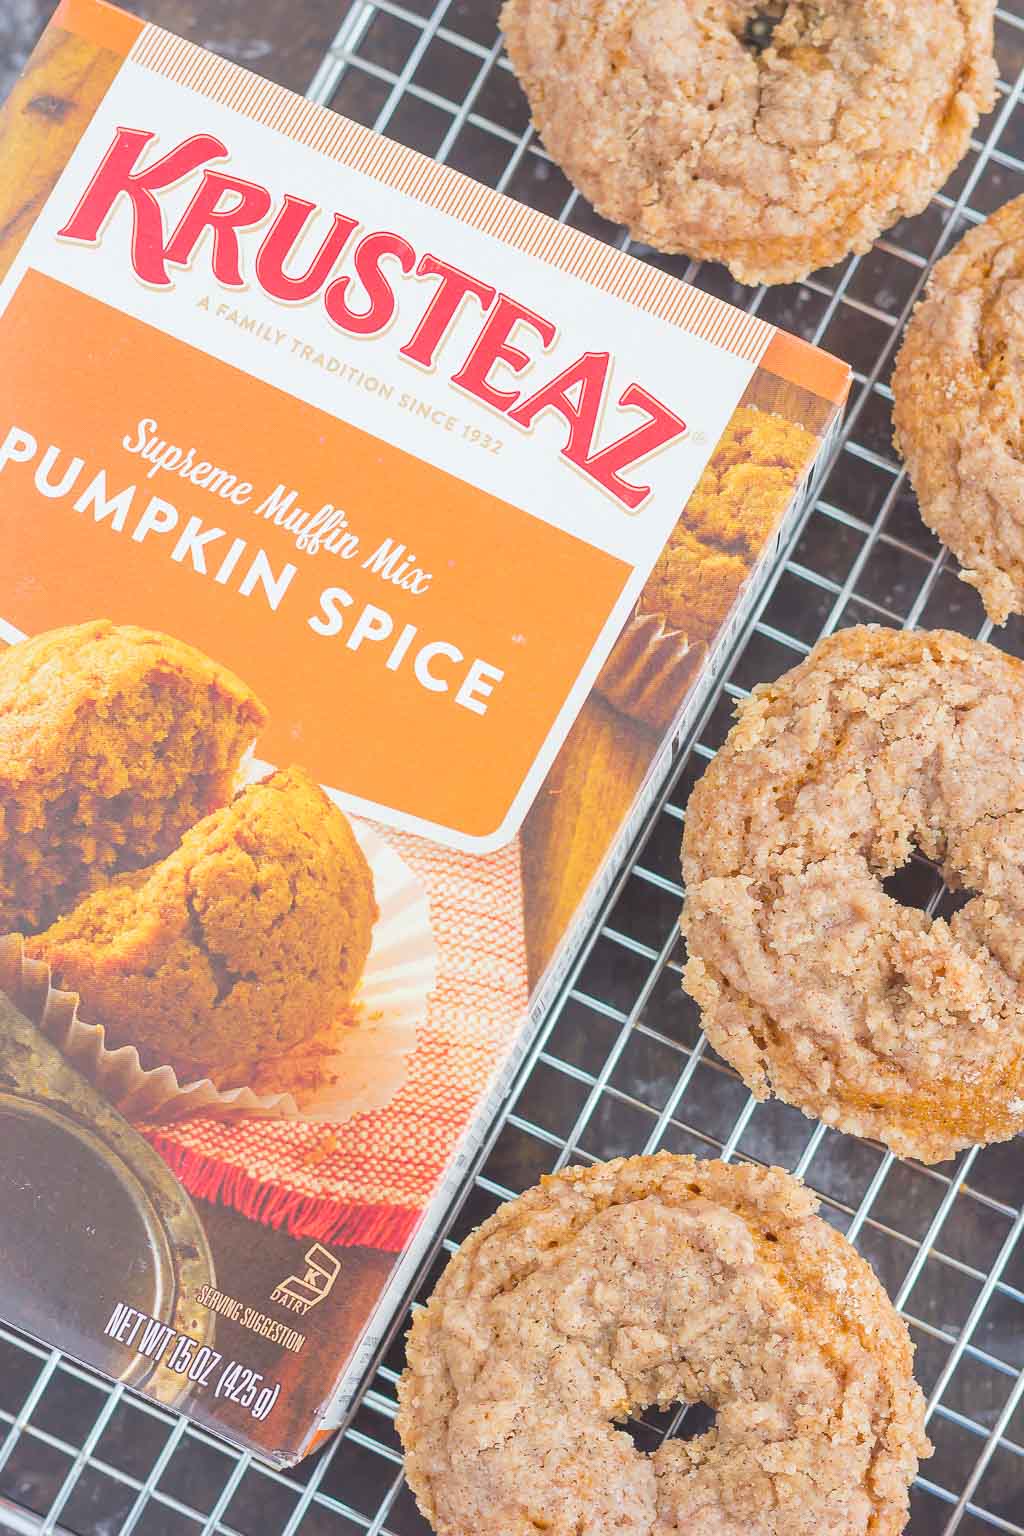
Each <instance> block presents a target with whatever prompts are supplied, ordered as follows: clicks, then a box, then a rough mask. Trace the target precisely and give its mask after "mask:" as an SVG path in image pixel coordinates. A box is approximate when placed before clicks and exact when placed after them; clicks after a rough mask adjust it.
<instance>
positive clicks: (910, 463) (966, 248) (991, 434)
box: [893, 197, 1024, 624]
mask: <svg viewBox="0 0 1024 1536" xmlns="http://www.w3.org/2000/svg"><path fill="white" fill-rule="evenodd" d="M893 394H894V396H895V408H894V413H893V418H894V421H895V425H896V438H897V443H898V446H899V449H900V451H901V452H902V454H903V455H904V457H905V459H906V461H907V467H908V469H909V471H910V478H911V480H912V481H913V485H914V489H915V491H916V492H917V497H918V501H919V504H920V507H921V516H922V517H923V518H924V520H925V522H926V523H927V524H928V526H929V528H931V529H932V530H933V532H935V533H937V534H938V536H939V538H940V539H941V540H942V541H943V543H944V544H947V545H948V546H949V548H950V549H951V550H952V551H953V553H954V555H956V557H957V559H958V560H959V561H960V564H961V565H962V566H963V572H962V575H963V579H964V580H965V581H967V582H970V584H971V585H972V586H974V587H977V589H978V591H979V592H980V593H981V596H982V599H983V601H984V603H985V607H986V609H987V611H988V615H989V617H990V618H991V619H992V620H993V621H994V622H995V623H996V624H1002V623H1003V622H1004V621H1005V620H1006V619H1007V617H1008V616H1009V615H1010V614H1011V613H1022V612H1024V425H1022V424H1024V197H1018V198H1016V199H1015V200H1014V201H1013V202H1010V203H1006V204H1005V205H1004V206H1003V207H1002V208H1000V209H999V211H998V212H997V213H994V214H993V215H992V217H991V218H990V219H988V220H987V221H986V223H984V224H982V225H980V226H979V227H978V228H977V229H972V230H971V231H970V233H969V234H967V235H965V236H964V238H963V240H962V241H961V242H960V244H959V245H958V246H957V248H956V250H954V251H953V252H952V254H951V255H949V256H947V257H945V258H944V260H942V261H940V262H939V263H938V265H937V266H936V267H935V270H934V271H933V273H932V275H931V277H930V279H929V283H928V291H927V295H926V297H925V299H924V301H923V302H922V303H921V304H919V305H918V307H917V309H916V310H915V312H914V316H913V318H912V320H911V322H910V324H909V326H908V327H907V334H906V337H905V339H904V342H903V347H902V350H901V352H900V355H899V359H898V361H897V365H896V370H895V373H894V376H893Z"/></svg>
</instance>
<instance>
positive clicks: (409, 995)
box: [0, 820, 437, 1125]
mask: <svg viewBox="0 0 1024 1536" xmlns="http://www.w3.org/2000/svg"><path fill="white" fill-rule="evenodd" d="M352 830H353V832H354V833H355V835H356V838H357V840H358V842H359V845H360V847H361V848H362V850H363V852H364V854H365V855H366V859H367V862H368V863H369V865H370V870H371V873H372V875H373V883H374V890H375V893H376V897H377V905H378V908H379V910H380V916H379V918H378V920H377V923H376V925H375V926H374V930H373V940H372V943H371V946H370V953H369V956H368V957H367V961H366V967H365V969H364V971H363V976H362V979H361V981H360V983H359V986H358V988H357V989H356V993H355V997H354V999H353V1001H352V1004H351V1005H350V1006H349V1009H348V1010H347V1011H346V1019H345V1020H343V1021H340V1022H339V1024H338V1026H337V1031H336V1034H334V1035H332V1039H331V1043H330V1046H329V1047H324V1046H319V1047H318V1054H317V1057H316V1077H317V1079H318V1084H317V1086H316V1087H315V1088H314V1089H312V1090H311V1091H310V1092H309V1094H308V1095H307V1094H306V1093H303V1094H301V1095H298V1096H297V1095H296V1093H295V1092H292V1091H287V1090H282V1091H277V1092H260V1091H256V1090H255V1089H254V1088H253V1087H251V1086H245V1085H242V1086H238V1087H233V1088H227V1089H225V1088H218V1087H217V1085H216V1084H215V1083H214V1082H212V1081H211V1080H210V1078H208V1077H204V1078H199V1079H195V1080H192V1081H189V1080H186V1079H183V1078H181V1077H179V1075H178V1073H177V1072H176V1071H175V1069H174V1068H173V1067H172V1066H169V1065H168V1066H158V1067H146V1066H144V1065H143V1063H142V1061H141V1060H140V1058H139V1053H138V1051H137V1050H136V1048H135V1047H134V1046H133V1045H122V1046H118V1047H116V1048H115V1047H111V1046H108V1045H107V1043H106V1035H105V1031H104V1028H103V1026H102V1025H101V1024H89V1023H88V1022H87V1021H86V1020H85V1019H83V1018H81V1017H80V1015H79V1012H78V997H77V994H75V993H73V992H64V991H61V990H59V989H58V988H56V987H54V986H53V985H52V984H51V978H50V968H49V966H48V965H47V964H46V963H45V962H44V961H42V960H32V959H29V958H28V956H26V955H25V953H24V947H23V942H22V939H21V936H20V935H18V934H12V935H8V936H7V937H6V938H0V988H2V989H3V991H5V992H6V993H7V994H8V996H9V997H11V998H12V999H13V1001H14V1003H15V1006H16V1007H18V1008H20V1009H21V1011H22V1012H23V1013H25V1014H26V1015H27V1016H28V1017H29V1018H30V1019H32V1021H33V1022H34V1023H35V1024H37V1025H38V1026H39V1028H40V1029H41V1030H42V1031H43V1033H44V1034H45V1035H46V1037H47V1038H48V1039H49V1040H52V1041H53V1043H54V1044H55V1045H56V1046H57V1048H58V1049H59V1050H60V1051H61V1052H62V1054H63V1055H64V1056H66V1057H67V1059H68V1060H69V1061H70V1062H71V1063H72V1064H73V1065H74V1066H75V1067H77V1068H78V1070H79V1071H80V1072H81V1073H82V1074H83V1075H84V1076H85V1077H87V1078H88V1079H89V1081H90V1082H92V1083H93V1084H95V1086H96V1087H97V1088H98V1089H99V1090H100V1091H101V1092H102V1093H103V1094H104V1095H105V1096H106V1097H107V1098H108V1099H109V1100H110V1101H111V1103H113V1104H114V1106H115V1108H117V1109H118V1110H120V1112H121V1114H123V1115H124V1116H125V1118H126V1119H128V1120H170V1119H180V1118H182V1117H183V1116H185V1115H196V1114H203V1115H215V1116H221V1117H225V1116H234V1115H247V1116H261V1117H265V1118H273V1119H302V1120H312V1121H322V1122H325V1123H328V1124H334V1125H342V1124H344V1123H345V1122H346V1121H347V1120H351V1119H352V1118H353V1116H355V1115H359V1114H365V1113H367V1112H368V1111H369V1110H373V1109H380V1108H381V1107H382V1106H383V1105H384V1104H387V1103H389V1102H390V1101H391V1099H393V1098H394V1096H395V1094H396V1093H397V1092H398V1090H399V1089H400V1088H401V1086H402V1084H403V1083H404V1081H405V1077H406V1072H407V1063H408V1058H409V1056H410V1054H411V1052H412V1050H413V1047H414V1046H415V1044H416V1031H417V1028H418V1027H419V1025H420V1023H421V1022H422V1020H423V1019H424V1017H425V1015H426V1009H427V1000H428V998H429V996H430V992H431V990H432V988H433V986H434V983H435V980H436V977H437V948H436V945H435V943H434V938H433V934H432V932H431V928H430V912H429V905H428V902H427V896H426V892H425V891H424V889H423V887H422V885H421V884H420V882H419V881H418V880H417V878H416V876H415V875H414V874H413V873H412V871H411V870H410V869H409V867H408V866H407V865H406V864H405V862H404V861H403V860H402V859H401V858H400V857H399V856H398V854H397V853H396V852H395V850H394V849H393V848H392V847H391V845H390V844H389V843H387V842H385V840H384V838H383V837H381V835H380V833H379V832H377V831H375V829H374V828H373V827H371V826H369V825H367V824H366V823H365V822H359V821H356V820H353V821H352ZM349 1019H350V1020H351V1022H349ZM300 1055H301V1053H293V1056H292V1057H291V1058H287V1057H286V1058H284V1059H283V1061H282V1062H281V1063H278V1064H275V1063H267V1064H266V1065H265V1068H264V1071H265V1073H266V1075H267V1076H268V1077H269V1075H270V1073H271V1072H273V1071H275V1068H279V1070H280V1073H281V1075H284V1074H285V1073H287V1072H288V1071H290V1070H294V1068H295V1065H296V1059H297V1058H298V1057H299V1056H300ZM299 1065H301V1062H300V1063H299Z"/></svg>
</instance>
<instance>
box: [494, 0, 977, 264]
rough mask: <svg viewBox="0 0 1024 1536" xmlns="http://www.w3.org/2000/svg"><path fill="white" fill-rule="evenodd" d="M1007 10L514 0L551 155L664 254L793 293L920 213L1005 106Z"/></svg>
mask: <svg viewBox="0 0 1024 1536" xmlns="http://www.w3.org/2000/svg"><path fill="white" fill-rule="evenodd" d="M993 12H994V0H927V3H923V0H915V3H908V0H814V3H812V0H506V4H505V7H504V10H503V12H502V27H503V29H504V33H505V39H506V43H507V46H508V51H509V56H510V58H511V60H512V64H513V66H514V68H515V70H516V73H517V75H518V76H519V79H520V80H521V82H522V84H523V87H524V89H525V91H526V94H527V96H528V97H529V100H530V105H531V108H532V111H533V117H534V121H535V123H536V126H537V128H538V130H539V132H540V134H541V136H542V138H543V140H544V143H545V145H546V147H547V149H548V150H549V152H550V153H551V154H552V155H553V156H554V158H555V159H556V160H557V161H558V162H559V164H560V165H561V166H562V167H563V168H564V169H565V171H566V173H567V174H568V175H569V176H570V177H571V178H572V180H573V181H574V182H575V183H576V185H577V186H578V187H579V189H580V191H581V192H582V193H583V194H584V196H585V197H587V198H588V199H589V200H590V201H591V202H592V203H593V204H594V206H595V208H596V209H597V210H598V212H600V213H602V214H603V215H604V216H605V217H606V218H609V219H612V220H614V221H615V222H616V223H621V224H625V225H626V226H627V228H628V229H629V231H630V234H631V235H632V236H633V238H634V239H635V240H638V241H642V242H645V243H647V244H650V245H653V246H655V247H657V249H659V250H663V251H682V252H684V253H686V254H687V255H690V256H695V257H699V258H701V259H711V260H716V261H722V262H725V264H726V265H727V266H728V267H729V268H730V269H731V271H732V272H733V274H734V276H735V277H737V278H738V279H739V280H740V281H742V282H747V283H757V282H793V281H796V280H798V279H800V278H803V277H806V275H807V274H808V272H810V271H812V270H814V269H816V268H819V267H823V266H829V265H832V264H833V263H835V262H837V261H839V260H840V259H841V258H842V257H844V256H846V255H848V254H849V253H850V252H851V251H864V250H867V249H868V247H869V246H870V244H871V242H872V240H873V239H874V238H875V237H876V236H877V235H878V234H879V233H880V232H881V230H883V229H885V228H887V227H888V226H889V225H891V224H893V223H895V222H896V220H897V219H899V218H901V217H903V216H904V215H906V214H912V213H918V212H920V210H921V209H922V208H924V207H925V206H926V205H927V203H928V200H929V198H930V197H931V196H932V194H933V193H934V192H936V191H937V190H938V189H939V187H941V185H942V184H943V182H944V181H945V180H946V178H947V177H948V176H949V174H950V172H951V171H952V170H953V168H954V166H955V165H956V164H957V163H958V161H959V160H960V158H961V156H962V155H963V154H964V153H965V151H966V149H967V146H968V142H969V138H970V134H971V131H972V130H973V128H974V126H975V125H976V123H977V122H978V117H979V113H981V112H984V111H987V110H989V108H990V107H991V106H992V104H993V100H994V91H995V65H994V61H993V55H992V27H993Z"/></svg>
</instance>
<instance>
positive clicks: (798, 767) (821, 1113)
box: [683, 628, 1024, 1162]
mask: <svg viewBox="0 0 1024 1536" xmlns="http://www.w3.org/2000/svg"><path fill="white" fill-rule="evenodd" d="M915 849H916V850H919V852H920V853H921V854H923V855H924V856H925V857H927V858H929V859H932V860H934V861H936V862H937V863H938V864H939V866H940V867H941V869H942V872H943V875H944V877H945V879H946V881H947V883H948V884H949V886H950V887H951V888H952V889H953V890H960V891H962V892H964V893H965V895H966V896H967V899H966V902H965V904H964V905H963V906H961V908H960V909H959V910H957V911H955V912H954V913H953V915H952V916H950V917H949V919H948V921H947V920H946V919H945V918H942V917H935V918H932V917H930V916H929V915H928V914H927V913H926V912H923V911H918V910H916V909H914V908H908V907H905V906H903V905H901V903H900V902H899V901H897V900H896V899H895V898H894V897H893V896H891V895H890V894H889V893H888V891H887V890H886V888H885V885H884V883H883V882H884V881H885V880H886V878H887V877H888V876H890V875H892V874H893V873H894V872H895V871H896V870H898V869H899V868H900V867H901V866H902V865H903V864H905V863H906V862H907V860H908V859H909V858H910V857H911V855H912V853H913V852H914V850H915ZM683 873H684V878H685V883H686V890H687V895H686V906H685V910H684V913H683V932H684V933H685V935H686V939H687V944H688V947H689V954H690V959H689V963H688V965H687V967H686V970H685V973H684V984H685V986H686V989H687V990H688V991H689V992H690V993H691V994H692V995H693V997H695V998H696V1000H697V1001H698V1002H699V1004H700V1006H701V1009H702V1012H703V1022H704V1026H705V1028H706V1030H707V1033H708V1037H709V1039H710V1041H711V1043H712V1045H713V1046H714V1047H715V1049H716V1050H718V1051H719V1052H721V1054H722V1055H724V1056H725V1057H726V1059H727V1060H729V1061H730V1062H731V1063H732V1064H733V1066H734V1067H736V1069H737V1070H738V1071H739V1072H740V1073H741V1074H742V1076H743V1078H744V1080H745V1081H746V1083H747V1084H748V1085H749V1086H750V1088H751V1089H752V1090H753V1091H754V1092H755V1093H756V1094H757V1095H758V1096H759V1097H762V1098H764V1097H767V1096H768V1095H769V1094H770V1093H772V1092H774V1093H776V1094H777V1095H778V1096H779V1097H780V1098H783V1099H785V1100H786V1101H787V1102H788V1103H791V1104H795V1105H797V1106H799V1108H801V1109H802V1110H804V1111H805V1113H807V1114H809V1115H814V1116H817V1117H818V1118H819V1119H821V1120H823V1121H824V1122H826V1123H827V1124H829V1125H834V1126H837V1127H839V1128H840V1129H842V1130H846V1131H850V1132H854V1133H856V1134H858V1135H864V1136H876V1137H879V1138H880V1139H881V1140H883V1141H885V1142H886V1143H887V1145H888V1146H889V1147H891V1148H892V1150H893V1151H894V1152H896V1153H898V1154H899V1155H901V1156H913V1157H918V1158H921V1159H922V1160H924V1161H926V1162H937V1161H940V1160H942V1159H944V1158H947V1157H951V1156H953V1154H954V1153H955V1152H957V1151H958V1150H959V1149H960V1148H962V1147H965V1146H969V1145H971V1144H972V1143H974V1142H979V1141H980V1142H990V1141H998V1140H1005V1139H1007V1138H1009V1137H1011V1136H1013V1135H1015V1134H1016V1133H1017V1132H1018V1131H1020V1130H1021V1129H1022V1128H1024V1009H1022V1007H1021V1001H1020V998H1021V982H1022V979H1024V943H1022V939H1021V934H1022V932H1024V922H1022V920H1024V665H1022V664H1021V663H1020V662H1019V661H1017V660H1015V659H1013V658H1012V657H1009V656H1006V655H1004V654H1003V653H1002V652H1000V651H998V650H996V649H995V648H994V647H992V646H989V645H984V644H982V643H980V642H978V641H974V640H968V639H965V638H964V637H962V636H960V635H956V634H951V633H946V632H941V631H940V632H935V633H906V632H898V631H891V630H879V629H865V628H859V629H851V630H846V631H843V632H841V633H839V634H836V635H833V636H831V637H829V638H828V639H826V640H823V641H822V642H821V643H820V644H819V645H818V646H817V647H816V648H815V649H814V651H813V652H812V653H811V655H810V656H809V657H808V658H807V660H806V661H805V662H803V663H802V664H801V665H800V666H799V667H797V668H796V669H795V670H793V671H792V672H789V673H787V674H786V675H785V676H784V677H782V678H781V679H780V680H779V681H778V682H776V683H773V684H770V685H765V686H762V687H760V688H758V689H756V690H755V692H754V694H753V696H752V698H751V699H750V700H749V701H747V702H746V703H745V704H743V705H742V706H741V707H740V709H739V711H738V720H737V723H736V725H735V726H734V727H733V729H732V731H731V732H730V735H729V737H728V740H727V741H726V743H725V745H724V747H723V748H722V749H721V751H720V752H719V753H718V755H717V757H716V758H715V759H714V761H713V762H712V763H711V764H710V766H709V767H708V769H707V772H706V773H705V774H704V777H703V778H702V780H701V781H700V783H699V784H698V785H697V787H696V789H695V790H694V792H693V794H692V795H691V797H690V802H689V806H688V808H687V815H686V830H685V836H684V843H683Z"/></svg>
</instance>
